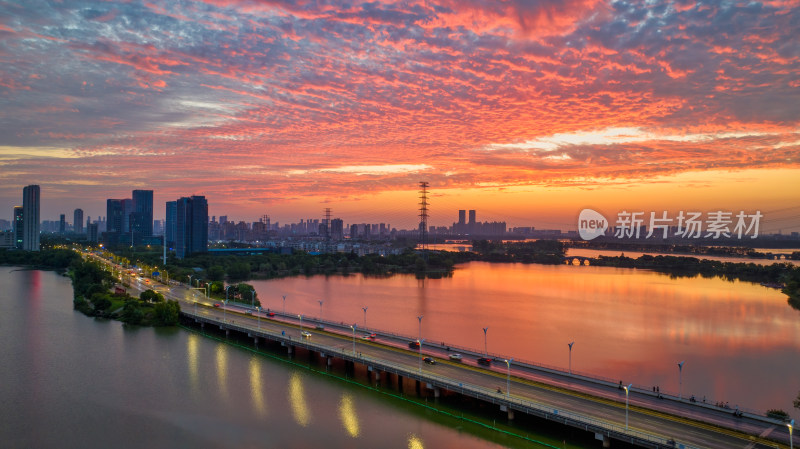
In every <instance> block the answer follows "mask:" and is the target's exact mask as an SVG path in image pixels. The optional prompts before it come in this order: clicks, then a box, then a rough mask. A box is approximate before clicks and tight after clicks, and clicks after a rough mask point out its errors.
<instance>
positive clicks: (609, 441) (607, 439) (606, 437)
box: [603, 435, 611, 447]
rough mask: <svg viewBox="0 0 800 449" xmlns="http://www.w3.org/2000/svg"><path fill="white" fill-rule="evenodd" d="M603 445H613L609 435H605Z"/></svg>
mask: <svg viewBox="0 0 800 449" xmlns="http://www.w3.org/2000/svg"><path fill="white" fill-rule="evenodd" d="M603 447H611V438H609V437H608V435H603Z"/></svg>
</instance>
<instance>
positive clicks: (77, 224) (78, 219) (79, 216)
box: [72, 209, 83, 234]
mask: <svg viewBox="0 0 800 449" xmlns="http://www.w3.org/2000/svg"><path fill="white" fill-rule="evenodd" d="M72 232H74V233H76V234H83V209H75V212H74V214H73V219H72Z"/></svg>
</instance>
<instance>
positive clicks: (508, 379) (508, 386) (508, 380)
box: [505, 358, 514, 400]
mask: <svg viewBox="0 0 800 449" xmlns="http://www.w3.org/2000/svg"><path fill="white" fill-rule="evenodd" d="M513 361H514V359H513V358H511V359H509V360H506V361H505V362H506V369H507V370H508V371H507V373H506V399H507V400H508V399H511V362H513Z"/></svg>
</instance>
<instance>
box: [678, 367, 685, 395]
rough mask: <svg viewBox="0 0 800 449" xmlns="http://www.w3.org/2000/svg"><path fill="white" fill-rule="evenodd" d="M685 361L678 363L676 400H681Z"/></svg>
mask: <svg viewBox="0 0 800 449" xmlns="http://www.w3.org/2000/svg"><path fill="white" fill-rule="evenodd" d="M684 363H686V360H683V361H682V362H680V363H678V399H682V398H683V364H684Z"/></svg>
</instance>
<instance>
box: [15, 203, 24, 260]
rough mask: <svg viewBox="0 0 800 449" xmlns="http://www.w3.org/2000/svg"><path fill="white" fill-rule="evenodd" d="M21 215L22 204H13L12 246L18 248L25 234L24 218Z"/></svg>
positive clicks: (20, 246)
mask: <svg viewBox="0 0 800 449" xmlns="http://www.w3.org/2000/svg"><path fill="white" fill-rule="evenodd" d="M22 217H23V215H22V206H14V246H15V247H17V248H20V249H21V248H22V241H23V240H24V237H23V236H24V235H25V220H24V219H23V218H22Z"/></svg>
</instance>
